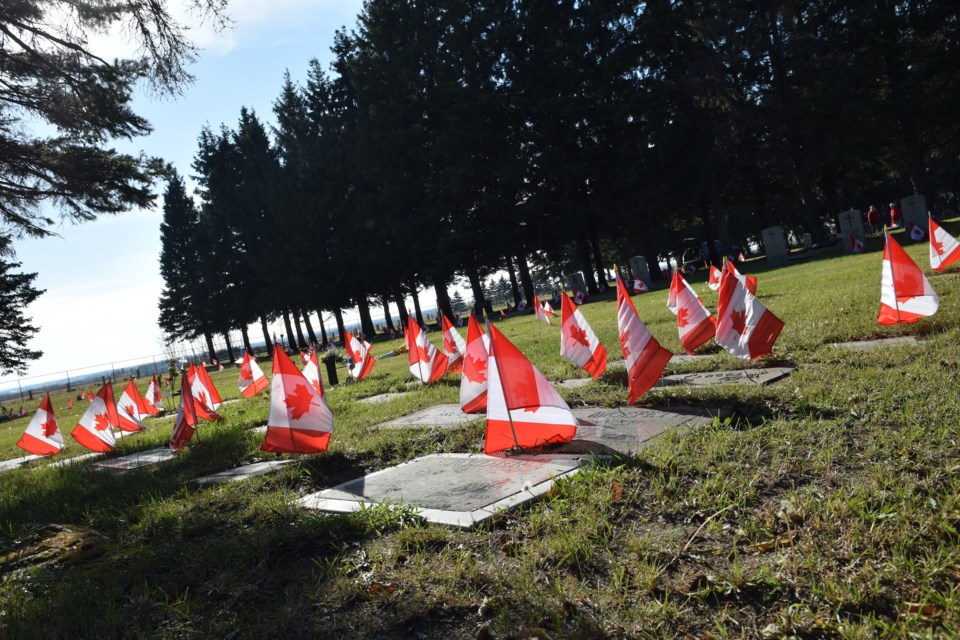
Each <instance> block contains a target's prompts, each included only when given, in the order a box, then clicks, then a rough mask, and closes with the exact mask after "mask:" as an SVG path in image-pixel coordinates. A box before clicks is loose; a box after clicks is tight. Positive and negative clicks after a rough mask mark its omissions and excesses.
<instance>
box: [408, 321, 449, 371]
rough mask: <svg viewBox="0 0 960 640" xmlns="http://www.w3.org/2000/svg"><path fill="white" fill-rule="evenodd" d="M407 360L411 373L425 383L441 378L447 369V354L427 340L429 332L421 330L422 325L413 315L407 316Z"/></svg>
mask: <svg viewBox="0 0 960 640" xmlns="http://www.w3.org/2000/svg"><path fill="white" fill-rule="evenodd" d="M405 338H406V342H407V362H408V363H409V364H410V373H412V374H413V376H414V377H415V378H416V379H417V380H419V381H420V382H422V383H424V384H430V383H431V382H435V381H436V380H439V379H440V376H442V375H443V374H444V373H446V371H447V356H445V355H443V354H442V353H440V352H439V351H437V348H436V347H435V346H433V345H432V344H430V341H429V340H427V334H425V333H424V332H423V331H421V330H420V325H418V324H417V321H416V320H414V318H413V316H410V317H408V318H407V333H406V335H405Z"/></svg>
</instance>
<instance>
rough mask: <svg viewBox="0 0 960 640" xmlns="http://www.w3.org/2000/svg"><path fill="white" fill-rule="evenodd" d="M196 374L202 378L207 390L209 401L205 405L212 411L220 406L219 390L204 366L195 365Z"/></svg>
mask: <svg viewBox="0 0 960 640" xmlns="http://www.w3.org/2000/svg"><path fill="white" fill-rule="evenodd" d="M196 372H197V375H198V376H199V377H200V379H201V380H203V386H204V388H205V389H206V390H207V392H208V394H209V397H210V403H209V404H208V405H207V406H209V407H210V408H211V409H213V410H214V411H216V410H217V409H219V408H220V404H221V403H222V402H223V400H222V399H221V398H220V392H219V391H217V387H216V386H215V385H214V384H213V380H212V379H211V378H210V373H209V372H208V371H207V368H206V367H197V368H196Z"/></svg>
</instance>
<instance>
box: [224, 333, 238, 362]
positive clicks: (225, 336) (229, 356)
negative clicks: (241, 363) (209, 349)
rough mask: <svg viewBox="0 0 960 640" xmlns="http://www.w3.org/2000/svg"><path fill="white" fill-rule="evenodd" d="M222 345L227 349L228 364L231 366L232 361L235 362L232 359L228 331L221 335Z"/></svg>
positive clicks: (231, 346) (231, 347)
mask: <svg viewBox="0 0 960 640" xmlns="http://www.w3.org/2000/svg"><path fill="white" fill-rule="evenodd" d="M223 343H224V344H225V345H226V347H227V357H228V358H230V364H233V361H234V360H236V358H234V357H233V345H232V344H230V332H229V331H228V332H226V333H225V334H223Z"/></svg>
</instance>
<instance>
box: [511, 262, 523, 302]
mask: <svg viewBox="0 0 960 640" xmlns="http://www.w3.org/2000/svg"><path fill="white" fill-rule="evenodd" d="M507 275H508V276H510V292H511V293H512V294H513V304H514V306H516V305H518V304H520V300H522V299H523V298H521V297H520V285H519V284H517V270H516V269H514V268H513V260H512V259H511V258H510V256H507Z"/></svg>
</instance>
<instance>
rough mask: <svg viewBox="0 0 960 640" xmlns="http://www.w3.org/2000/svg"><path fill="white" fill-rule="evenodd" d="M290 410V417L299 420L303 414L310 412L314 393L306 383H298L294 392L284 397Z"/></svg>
mask: <svg viewBox="0 0 960 640" xmlns="http://www.w3.org/2000/svg"><path fill="white" fill-rule="evenodd" d="M283 402H284V404H286V405H287V410H288V411H289V412H290V417H291V418H293V419H294V420H299V419H300V418H301V417H303V414H305V413H310V405H311V404H313V394H312V393H310V389H308V388H307V385H305V384H298V385H297V387H296V389H294V390H293V393H290V394H287V396H286V397H285V398H284V399H283Z"/></svg>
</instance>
